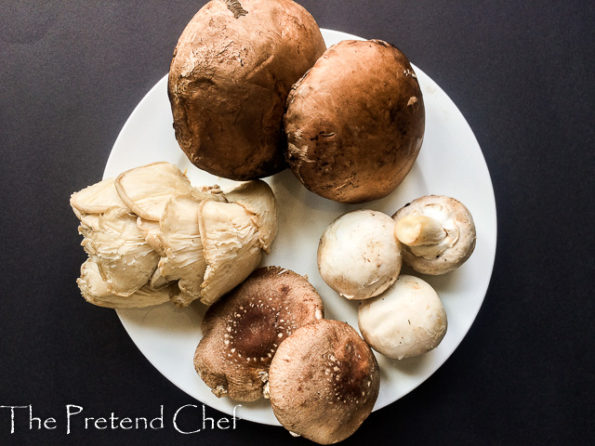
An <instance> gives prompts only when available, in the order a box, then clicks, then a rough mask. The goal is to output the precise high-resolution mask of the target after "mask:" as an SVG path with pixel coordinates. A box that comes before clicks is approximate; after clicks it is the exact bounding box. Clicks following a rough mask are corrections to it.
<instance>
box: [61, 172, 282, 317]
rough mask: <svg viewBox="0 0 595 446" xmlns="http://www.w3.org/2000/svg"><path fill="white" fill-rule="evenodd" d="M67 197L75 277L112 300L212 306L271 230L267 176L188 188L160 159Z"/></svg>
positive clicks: (251, 264) (89, 295)
mask: <svg viewBox="0 0 595 446" xmlns="http://www.w3.org/2000/svg"><path fill="white" fill-rule="evenodd" d="M70 205H71V206H72V209H73V211H74V213H75V215H76V216H77V217H78V218H79V220H80V226H79V233H80V234H82V235H83V236H84V239H83V241H82V243H81V245H82V246H83V248H84V249H85V251H86V252H87V254H88V255H89V258H88V260H87V261H86V262H85V263H83V265H82V267H81V276H80V278H79V279H78V280H77V283H78V285H79V288H80V290H81V293H82V295H83V297H84V298H85V299H86V300H87V301H88V302H90V303H92V304H95V305H98V306H102V307H109V308H129V307H145V306H150V305H157V304H160V303H163V302H167V301H172V302H174V303H175V304H178V305H181V306H187V305H189V304H190V303H191V302H193V301H194V300H200V301H201V302H202V303H204V304H207V305H210V304H212V303H213V302H215V301H216V300H217V299H218V298H219V297H221V296H222V295H223V294H225V293H226V292H228V291H229V290H231V289H232V288H233V287H235V286H236V285H237V284H238V283H240V282H242V281H243V280H244V279H245V278H246V277H247V276H248V275H249V274H250V273H251V272H252V271H253V270H254V269H255V268H256V267H257V266H258V264H259V263H260V261H261V258H262V255H263V253H264V252H268V250H269V248H270V246H271V244H272V242H273V240H274V238H275V235H276V233H277V206H276V202H275V197H274V195H273V193H272V191H271V189H270V188H269V186H268V185H267V184H266V183H264V182H262V181H251V182H248V183H244V184H242V185H240V186H239V187H237V188H236V189H234V190H232V191H231V192H229V193H226V194H224V193H223V192H222V191H221V190H220V189H219V187H218V186H213V187H203V188H195V187H193V186H192V185H191V184H190V181H189V180H188V178H186V176H185V175H184V174H183V173H182V172H180V170H179V169H178V168H177V167H176V166H174V165H172V164H170V163H167V162H159V163H153V164H149V165H146V166H142V167H137V168H135V169H131V170H128V171H126V172H124V173H122V174H120V175H119V176H118V177H117V178H116V179H115V180H114V179H107V180H103V181H101V182H99V183H97V184H94V185H92V186H89V187H87V188H85V189H83V190H81V191H79V192H76V193H74V194H72V196H71V198H70Z"/></svg>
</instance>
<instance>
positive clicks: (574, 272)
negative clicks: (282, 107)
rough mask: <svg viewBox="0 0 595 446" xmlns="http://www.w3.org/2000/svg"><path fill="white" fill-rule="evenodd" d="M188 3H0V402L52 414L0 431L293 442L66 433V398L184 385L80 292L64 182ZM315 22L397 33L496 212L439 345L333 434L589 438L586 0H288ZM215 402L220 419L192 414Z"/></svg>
mask: <svg viewBox="0 0 595 446" xmlns="http://www.w3.org/2000/svg"><path fill="white" fill-rule="evenodd" d="M203 3H204V2H202V1H197V2H191V1H181V0H177V1H156V0H144V1H131V0H127V1H43V2H41V1H39V2H32V1H18V2H17V1H12V0H6V1H0V101H1V102H0V150H1V155H2V157H1V163H0V169H1V170H0V178H1V179H0V182H1V183H0V184H1V192H2V194H1V196H2V203H3V204H2V212H1V224H0V228H1V231H2V235H1V239H2V249H1V250H0V268H1V273H0V283H1V285H2V286H1V296H0V323H1V325H0V405H20V404H33V407H34V411H35V412H36V415H38V416H45V417H49V416H54V417H57V418H59V421H60V424H61V426H60V427H59V429H58V430H56V431H44V432H41V433H37V432H29V431H28V430H27V426H26V424H25V423H24V418H23V417H22V415H24V413H22V414H20V415H21V418H20V419H19V418H17V433H16V434H14V435H10V434H9V413H8V411H7V410H6V409H2V410H0V444H19V445H25V444H81V443H82V442H84V443H85V444H89V445H92V444H108V443H110V444H124V443H127V444H178V443H179V444H184V443H192V444H209V445H216V444H225V445H243V444H254V443H257V442H258V443H267V444H282V443H283V444H284V443H288V444H289V443H291V444H296V445H298V444H307V443H308V442H306V441H305V440H301V439H292V438H291V437H290V436H289V435H288V434H287V433H286V432H285V431H284V430H283V429H281V428H275V427H268V426H262V425H258V424H253V423H249V422H240V423H239V425H238V428H237V429H236V430H235V431H226V432H223V431H214V432H201V433H200V434H196V435H191V436H182V435H180V434H179V433H176V432H175V431H174V430H173V428H171V426H168V427H167V428H166V429H164V430H160V431H152V432H143V431H131V432H122V431H115V432H109V431H95V430H92V431H86V432H85V431H83V430H81V429H77V430H76V431H75V432H74V433H73V434H71V435H70V436H69V437H66V436H65V434H64V429H63V423H62V418H63V411H64V405H65V404H68V403H71V404H79V405H81V406H84V407H85V410H86V411H88V414H89V415H92V414H95V415H97V416H100V415H105V414H109V412H111V411H115V412H117V413H118V414H120V415H121V416H125V415H126V416H152V414H157V411H158V409H159V406H160V405H161V404H163V405H165V406H166V411H172V410H175V408H177V407H179V406H181V405H183V404H188V403H193V402H194V401H193V399H192V398H190V397H189V396H187V395H186V394H184V393H183V392H181V391H180V390H178V389H177V388H176V387H175V386H174V385H173V384H171V383H170V382H168V381H167V380H166V379H165V378H163V377H162V376H161V375H160V374H159V373H158V372H157V371H156V370H155V369H154V368H153V367H152V366H151V365H150V364H149V363H148V361H147V360H146V359H145V358H144V357H143V356H142V354H141V353H140V352H139V351H138V350H137V349H136V347H135V346H134V344H133V343H132V341H131V340H130V339H129V338H128V336H127V335H126V333H125V332H124V329H123V327H122V326H121V325H120V323H119V321H118V319H117V317H116V314H115V313H114V312H113V311H111V310H104V309H98V308H95V307H93V306H91V305H88V304H85V303H84V301H83V299H82V298H81V297H80V294H79V291H78V289H77V287H76V284H75V278H76V277H77V275H78V271H79V266H80V264H81V262H82V261H83V260H84V257H85V255H84V253H83V250H82V249H81V248H80V246H79V243H80V237H79V236H78V234H77V232H76V226H77V220H76V218H75V217H74V215H73V214H72V212H71V210H70V208H69V206H68V197H69V195H70V193H72V192H73V191H75V190H78V189H80V188H82V187H84V186H86V185H87V184H90V183H93V182H96V181H98V180H99V179H100V178H101V175H102V172H103V169H104V166H105V163H106V161H107V157H108V154H109V152H110V149H111V147H112V144H113V143H114V140H115V138H116V136H117V135H118V132H119V131H120V129H121V127H122V125H123V123H124V121H125V120H126V118H127V117H128V115H129V114H130V113H131V111H132V109H133V108H134V106H135V105H136V104H137V103H138V102H139V100H140V99H141V98H142V97H143V96H144V95H145V93H146V92H147V91H148V90H149V89H150V87H151V86H153V84H155V82H156V81H157V80H159V79H160V78H161V77H162V76H163V75H164V74H165V73H166V71H167V69H168V66H169V62H170V58H171V54H172V50H173V48H174V46H175V43H176V41H177V37H178V36H179V34H180V32H181V31H182V29H183V28H184V26H185V24H186V23H187V22H188V20H190V18H191V17H192V15H193V14H194V13H195V12H196V10H198V9H199V7H200V6H201V5H202V4H203ZM301 3H302V4H303V5H304V6H305V7H306V8H307V9H308V10H309V11H310V12H311V13H312V14H313V15H314V17H315V18H316V19H317V21H318V23H319V25H320V26H321V27H325V28H333V29H337V30H341V31H346V32H350V33H353V34H357V35H360V36H363V37H366V38H380V39H384V40H387V41H390V42H392V43H394V44H396V45H397V46H398V47H400V48H401V49H402V50H403V51H404V52H405V53H406V54H407V55H408V56H409V58H410V59H411V60H412V61H413V62H414V63H415V64H416V65H417V66H419V67H420V68H421V69H422V70H424V71H425V72H426V73H428V74H429V75H430V76H431V77H432V78H433V79H434V80H435V81H436V82H437V83H438V84H439V85H440V86H441V87H442V88H443V89H444V90H445V91H446V92H447V94H448V95H449V96H450V97H451V98H452V99H453V101H454V102H455V103H456V104H457V105H458V107H459V108H460V110H461V111H462V113H463V114H464V116H465V117H466V118H467V120H468V122H469V124H470V125H471V128H472V129H473V130H474V132H475V135H476V136H477V139H478V140H479V143H480V145H481V147H482V150H483V152H484V156H485V158H486V161H487V164H488V167H489V169H490V173H491V176H492V181H493V184H494V189H495V193H496V200H497V208H498V248H497V256H496V264H495V269H494V273H493V276H492V281H491V285H490V288H489V290H488V293H487V296H486V300H485V303H484V305H483V307H482V309H481V311H480V313H479V315H478V317H477V319H476V321H475V323H474V325H473V327H472V329H471V331H470V332H469V334H468V335H467V337H466V338H465V339H464V341H463V342H462V344H461V345H460V347H459V348H458V349H457V350H456V351H455V352H454V354H453V355H452V356H451V358H450V359H449V360H448V361H447V362H446V363H445V365H444V366H443V367H442V368H440V369H439V370H438V371H437V372H436V373H435V374H434V375H433V376H432V377H431V378H430V379H429V380H428V381H426V382H425V383H424V384H423V385H422V386H420V387H419V388H418V389H417V390H415V391H413V392H412V393H411V394H409V395H407V396H406V397H404V398H402V399H401V400H399V401H398V402H396V403H393V404H392V405H390V406H388V407H386V408H384V409H382V410H380V411H378V412H376V413H374V414H373V415H371V416H370V418H369V419H368V420H367V421H366V422H365V423H364V425H363V426H362V428H361V429H360V430H359V431H358V432H357V433H356V434H355V435H354V436H353V437H351V438H350V439H349V440H348V441H346V442H345V444H364V443H369V444H388V443H391V444H393V443H397V444H427V443H430V442H432V443H435V444H436V443H437V444H544V443H550V444H588V443H590V442H591V444H592V442H593V441H595V428H594V422H595V410H594V406H595V405H594V404H593V403H594V402H595V401H594V400H595V398H594V394H595V388H594V381H595V380H594V361H593V349H594V342H593V340H594V339H595V330H594V329H593V326H594V320H595V311H594V304H593V300H594V298H595V296H594V295H593V294H594V293H593V289H592V285H593V283H594V281H593V273H594V270H595V268H594V261H593V255H594V252H593V251H594V248H595V244H594V240H593V238H594V237H593V232H594V231H593V221H594V218H595V215H594V212H593V207H594V204H593V192H595V188H594V184H593V183H594V182H593V177H594V176H595V175H594V174H595V162H594V156H593V151H594V149H595V135H594V124H595V119H594V118H595V113H594V110H593V108H594V105H593V104H594V103H595V94H594V89H595V82H594V73H595V64H594V61H595V54H594V42H595V35H594V29H595V27H594V23H595V14H594V12H595V6H594V5H595V3H593V2H592V1H569V0H567V1H564V2H561V1H558V0H556V1H554V0H548V1H535V2H519V1H512V0H509V1H506V0H500V1H497V0H491V1H486V0H472V1H471V0H462V1H456V2H453V1H450V0H433V1H428V0H415V1H394V0H386V1H378V0H375V1H374V2H364V1H346V0H343V1H334V0H333V1H314V0H312V1H302V2H301ZM207 414H208V415H210V416H214V417H219V416H222V414H220V413H218V412H216V411H214V410H212V409H207Z"/></svg>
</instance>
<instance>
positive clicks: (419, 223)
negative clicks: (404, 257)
mask: <svg viewBox="0 0 595 446" xmlns="http://www.w3.org/2000/svg"><path fill="white" fill-rule="evenodd" d="M446 235H447V234H446V231H445V230H444V228H443V227H442V224H441V223H440V222H439V221H438V220H436V219H435V218H432V217H428V216H427V215H408V216H406V217H403V218H401V219H399V220H398V221H397V223H396V225H395V236H396V237H397V239H399V241H400V242H401V243H403V244H405V245H407V246H424V245H435V244H437V243H440V241H442V240H443V239H444V237H446Z"/></svg>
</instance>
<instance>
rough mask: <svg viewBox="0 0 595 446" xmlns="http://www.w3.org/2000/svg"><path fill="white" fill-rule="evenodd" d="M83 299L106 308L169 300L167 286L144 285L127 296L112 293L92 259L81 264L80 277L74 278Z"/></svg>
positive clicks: (132, 306) (157, 303)
mask: <svg viewBox="0 0 595 446" xmlns="http://www.w3.org/2000/svg"><path fill="white" fill-rule="evenodd" d="M76 283H77V284H78V286H79V289H80V290H81V294H82V296H83V297H84V298H85V300H86V301H87V302H89V303H91V304H93V305H97V306H99V307H107V308H140V307H148V306H151V305H159V304H162V303H164V302H167V301H168V300H169V289H168V287H161V288H153V287H151V286H149V285H145V286H143V287H141V288H140V289H138V290H137V291H135V292H134V293H132V294H130V295H128V296H119V295H116V294H113V293H112V291H111V287H110V285H109V284H108V283H107V282H106V281H105V279H104V278H103V277H102V275H101V272H100V271H99V266H98V265H97V263H95V262H93V261H92V260H87V261H86V262H84V263H83V264H82V265H81V277H79V278H78V279H77V280H76Z"/></svg>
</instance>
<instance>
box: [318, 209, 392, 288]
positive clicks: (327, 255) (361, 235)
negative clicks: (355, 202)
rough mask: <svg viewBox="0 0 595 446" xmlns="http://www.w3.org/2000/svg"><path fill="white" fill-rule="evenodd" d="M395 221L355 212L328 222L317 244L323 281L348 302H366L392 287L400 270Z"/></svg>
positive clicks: (374, 212) (372, 214) (385, 217)
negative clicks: (362, 300) (352, 300)
mask: <svg viewBox="0 0 595 446" xmlns="http://www.w3.org/2000/svg"><path fill="white" fill-rule="evenodd" d="M394 226H395V223H394V221H393V220H392V219H391V218H390V217H389V216H388V215H386V214H383V213H382V212H377V211H371V210H358V211H353V212H349V213H347V214H344V215H342V216H341V217H339V218H338V219H336V220H335V221H334V222H333V223H331V224H330V225H329V226H328V227H327V228H326V230H325V231H324V234H323V235H322V237H321V239H320V244H319V245H318V269H319V271H320V275H321V276H322V278H323V279H324V281H325V282H326V283H327V284H328V285H329V286H330V287H331V288H332V289H334V290H335V291H336V292H338V293H339V294H340V295H341V296H343V297H345V298H347V299H355V300H360V299H368V298H370V297H373V296H377V295H378V294H380V293H382V292H383V291H384V290H386V289H387V288H388V287H389V286H391V285H392V284H393V283H394V281H395V280H397V277H398V276H399V272H400V271H401V251H400V246H399V242H398V240H397V239H396V237H395V235H394Z"/></svg>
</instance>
